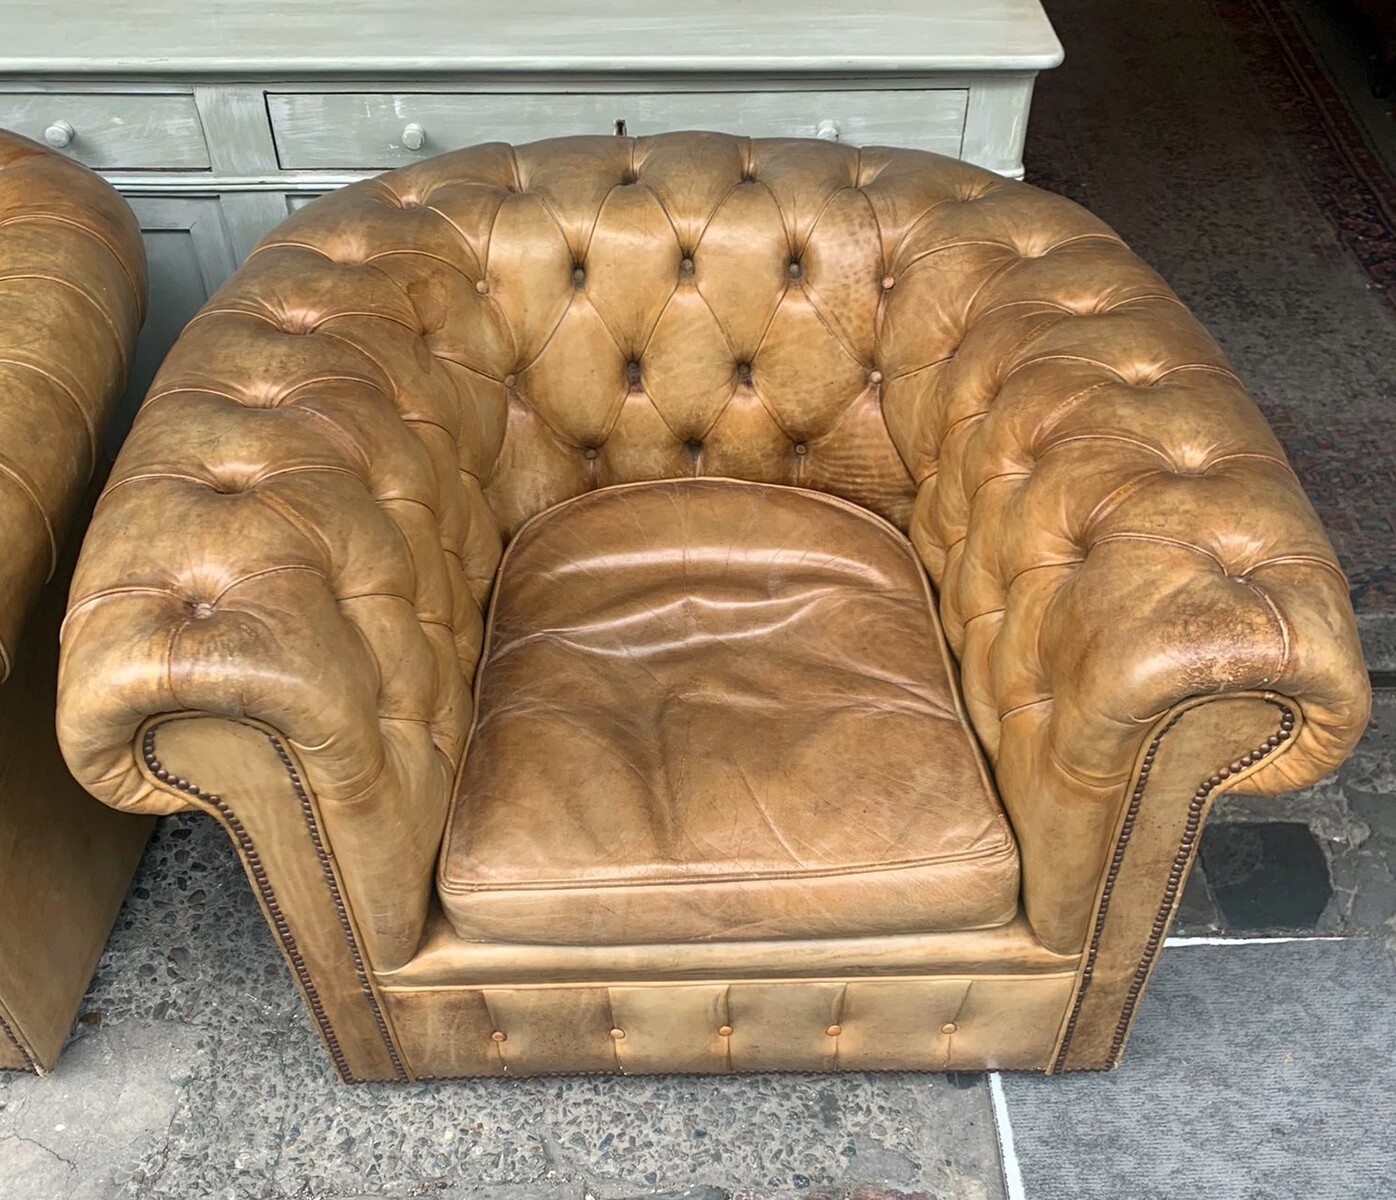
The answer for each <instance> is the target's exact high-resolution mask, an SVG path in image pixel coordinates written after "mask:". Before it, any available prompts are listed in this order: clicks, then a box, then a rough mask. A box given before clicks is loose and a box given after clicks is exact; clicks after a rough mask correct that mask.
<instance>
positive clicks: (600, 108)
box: [267, 88, 968, 170]
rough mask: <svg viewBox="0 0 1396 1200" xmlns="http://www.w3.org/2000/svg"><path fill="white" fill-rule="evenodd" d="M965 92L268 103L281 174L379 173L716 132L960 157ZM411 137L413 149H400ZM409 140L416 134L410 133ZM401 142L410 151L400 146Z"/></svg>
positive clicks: (279, 98) (356, 96) (528, 95)
mask: <svg viewBox="0 0 1396 1200" xmlns="http://www.w3.org/2000/svg"><path fill="white" fill-rule="evenodd" d="M967 96H968V93H967V92H966V91H965V90H964V89H963V88H936V89H917V90H910V89H908V90H888V91H845V90H833V91H808V92H804V91H788V92H736V91H727V92H719V91H701V92H698V91H694V92H611V93H604V94H603V93H597V92H570V93H569V92H396V93H382V92H371V93H370V92H327V93H310V92H270V93H268V95H267V107H268V109H269V110H270V112H271V123H272V131H273V133H274V135H275V138H276V150H277V155H278V157H279V158H280V161H281V165H282V167H284V168H287V169H290V170H319V169H326V170H328V169H339V170H346V169H348V170H353V169H380V168H384V167H399V166H402V165H404V164H406V163H410V162H416V161H417V160H419V159H422V158H428V157H430V156H431V155H433V154H440V153H441V152H442V151H445V150H455V149H458V148H459V147H461V146H473V145H475V144H476V143H477V142H497V141H502V142H514V143H521V142H531V141H536V140H537V139H539V138H548V137H561V136H563V135H565V134H584V133H600V134H614V133H616V132H617V131H618V122H624V125H623V127H622V128H623V130H624V132H626V133H630V134H634V135H636V136H644V135H646V134H653V133H664V132H667V131H669V130H675V129H717V130H722V131H723V132H726V133H738V134H747V135H749V136H752V137H815V136H824V137H827V138H829V139H830V140H835V138H836V139H837V140H839V141H842V142H846V143H848V144H850V145H854V146H859V145H889V146H913V147H917V148H920V149H923V150H937V151H939V152H940V153H942V154H949V155H952V156H956V157H958V155H959V153H960V139H961V135H962V133H963V131H964V123H965V103H966V98H967ZM408 126H417V127H420V134H421V139H420V147H419V148H415V149H414V148H412V146H411V143H412V142H413V141H414V140H416V139H414V138H413V137H411V136H410V135H408V136H407V137H406V139H404V134H405V132H406V131H407V128H408ZM413 132H418V131H417V130H414V131H413ZM404 140H406V142H407V143H408V144H404Z"/></svg>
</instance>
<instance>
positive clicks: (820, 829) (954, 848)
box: [440, 479, 1018, 944]
mask: <svg viewBox="0 0 1396 1200" xmlns="http://www.w3.org/2000/svg"><path fill="white" fill-rule="evenodd" d="M477 712H478V717H477V723H476V726H475V729H474V731H473V734H472V738H471V741H470V745H469V749H468V751H467V756H466V764H465V768H464V772H463V775H462V778H461V783H460V789H459V798H458V800H457V806H456V810H455V813H454V816H453V820H452V825H451V828H450V830H449V832H448V834H447V838H446V843H445V849H444V853H443V857H442V866H441V872H440V890H441V895H442V903H443V905H444V907H445V909H446V913H447V915H448V917H449V918H450V920H451V922H452V924H453V925H454V926H455V928H456V931H457V932H458V933H459V934H460V935H461V936H463V937H466V938H474V939H482V940H501V941H516V942H539V941H541V942H550V943H559V942H561V943H582V944H588V943H589V944H619V943H628V942H646V941H661V940H674V941H684V940H700V939H702V940H707V939H722V938H760V937H837V936H846V935H856V934H881V933H897V932H903V931H905V932H911V931H913V930H915V931H928V930H930V931H936V930H955V929H972V928H980V927H984V926H992V925H999V924H1002V923H1004V922H1006V921H1008V920H1009V919H1011V918H1012V916H1013V915H1014V913H1015V912H1016V910H1017V903H1018V862H1017V852H1016V848H1015V846H1014V844H1013V838H1012V834H1011V833H1010V832H1009V829H1008V824H1007V821H1006V820H1005V818H1004V815H1003V812H1002V810H1001V809H1000V807H999V804H998V801H997V800H996V799H995V797H994V794H993V792H992V790H991V787H990V785H989V783H988V779H987V774H986V771H985V768H984V763H983V759H982V757H981V755H980V753H979V749H978V747H977V745H976V743H975V742H974V739H973V737H972V735H971V734H970V733H969V731H968V727H967V724H966V720H965V717H964V713H963V709H962V708H961V705H960V702H959V697H958V694H957V691H956V686H955V684H954V682H953V672H952V671H951V670H950V663H949V660H948V652H947V650H946V647H945V640H944V637H943V636H942V634H941V631H940V627H939V624H938V621H937V618H936V615H935V609H934V606H933V604H932V602H931V596H930V591H929V588H928V586H927V583H926V578H925V575H924V573H923V571H922V568H921V565H920V563H919V562H918V560H917V558H916V554H915V551H914V550H913V549H912V547H911V545H910V544H909V543H908V542H907V541H906V539H905V538H904V537H902V536H901V535H900V534H899V533H897V531H896V530H895V529H893V528H892V527H891V526H890V525H887V524H885V523H884V522H882V521H880V520H878V519H877V518H876V517H873V516H871V515H870V514H868V513H867V512H865V511H863V510H861V509H859V508H857V507H856V506H854V505H852V504H849V503H847V502H845V501H842V500H837V499H835V498H832V497H829V496H825V495H820V494H817V493H813V492H807V491H800V490H796V489H789V488H783V487H777V486H771V485H764V484H752V483H742V482H737V481H732V480H711V479H703V480H690V481H677V482H663V483H651V484H638V485H633V486H628V487H619V488H610V489H606V490H603V491H599V492H595V493H592V494H590V495H587V496H584V497H581V498H579V499H576V500H573V501H570V502H567V503H564V504H562V505H560V506H558V507H556V508H554V509H552V510H550V511H549V512H547V513H545V514H543V515H542V516H541V517H539V518H537V519H536V520H535V521H533V522H532V523H530V524H529V525H527V526H526V527H525V529H524V530H523V532H521V533H520V534H519V536H518V538H517V539H516V540H515V542H514V543H513V544H512V545H511V547H510V549H509V552H508V555H507V556H506V558H505V561H504V565H503V567H502V568H501V573H500V578H499V584H498V587H497V590H496V597H495V601H494V607H493V612H492V616H491V626H490V632H489V635H488V640H487V649H486V657H485V660H484V663H483V666H482V668H481V672H480V682H479V700H478V706H477Z"/></svg>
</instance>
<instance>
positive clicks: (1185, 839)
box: [1051, 701, 1294, 1074]
mask: <svg viewBox="0 0 1396 1200" xmlns="http://www.w3.org/2000/svg"><path fill="white" fill-rule="evenodd" d="M1271 703H1273V704H1275V706H1276V707H1277V708H1279V710H1280V726H1279V730H1278V731H1277V732H1276V733H1273V734H1271V735H1270V737H1269V738H1268V739H1266V741H1264V742H1262V743H1261V744H1260V745H1259V746H1258V747H1256V748H1255V749H1254V750H1251V751H1250V752H1249V753H1247V754H1244V755H1242V756H1241V757H1240V758H1238V759H1236V760H1235V761H1234V762H1232V763H1231V764H1229V765H1228V766H1225V767H1223V768H1222V769H1221V770H1220V771H1218V772H1216V773H1215V774H1214V775H1211V776H1209V777H1208V778H1206V779H1204V780H1203V781H1202V782H1201V783H1200V784H1199V785H1198V786H1197V790H1196V791H1194V792H1193V795H1192V799H1191V800H1190V801H1189V803H1188V814H1187V819H1186V822H1185V823H1184V827H1183V834H1182V837H1181V838H1180V839H1179V842H1178V849H1177V850H1176V851H1175V852H1174V855H1173V864H1172V866H1171V867H1170V868H1169V871H1168V881H1167V883H1166V884H1165V886H1164V892H1163V898H1162V900H1161V901H1160V902H1159V908H1158V912H1157V913H1156V914H1155V916H1154V921H1153V925H1152V926H1151V928H1150V932H1149V937H1148V939H1147V940H1146V942H1145V944H1144V949H1143V951H1142V953H1141V955H1140V960H1139V963H1138V965H1137V966H1136V967H1135V970H1134V975H1133V977H1132V979H1131V980H1130V985H1129V988H1128V990H1127V992H1126V995H1125V1001H1124V1004H1123V1006H1122V1008H1121V1011H1120V1016H1119V1019H1118V1021H1117V1022H1116V1024H1115V1032H1114V1036H1113V1037H1112V1038H1111V1043H1110V1054H1109V1058H1108V1061H1107V1064H1106V1065H1107V1066H1114V1065H1115V1063H1116V1062H1117V1061H1118V1059H1119V1056H1120V1053H1121V1051H1122V1050H1123V1049H1124V1042H1125V1037H1126V1036H1127V1035H1128V1033H1129V1027H1130V1024H1131V1023H1132V1021H1133V1019H1134V1010H1135V1008H1136V1006H1137V1005H1138V1003H1139V998H1140V996H1141V995H1142V993H1143V990H1144V983H1145V981H1147V979H1148V977H1149V974H1150V972H1151V971H1152V970H1153V965H1154V960H1155V959H1156V958H1157V957H1158V952H1159V949H1160V948H1161V947H1162V945H1163V938H1164V934H1165V933H1166V932H1167V928H1168V921H1169V917H1170V915H1171V914H1172V911H1173V905H1174V902H1175V901H1176V900H1177V898H1178V892H1179V890H1180V889H1181V888H1182V883H1183V871H1184V868H1185V867H1186V865H1187V862H1188V859H1189V857H1190V856H1191V854H1192V850H1193V844H1194V843H1195V842H1196V840H1197V835H1198V831H1199V829H1200V827H1201V825H1202V812H1203V809H1204V808H1206V806H1207V801H1208V799H1209V798H1210V796H1211V794H1212V792H1213V791H1215V790H1216V789H1217V788H1218V787H1220V786H1221V784H1222V783H1223V782H1224V781H1225V780H1226V779H1228V778H1230V777H1231V776H1232V775H1234V774H1236V773H1237V772H1238V771H1242V770H1244V769H1246V768H1247V767H1250V766H1252V765H1254V764H1255V763H1257V762H1259V761H1260V760H1261V759H1263V758H1266V757H1268V756H1269V755H1271V754H1273V753H1274V752H1275V750H1277V749H1278V748H1279V747H1280V746H1282V745H1283V744H1284V743H1285V742H1286V741H1287V740H1288V739H1289V736H1290V732H1291V730H1292V729H1293V727H1294V711H1293V710H1292V709H1291V708H1290V707H1289V706H1288V705H1286V704H1281V703H1280V702H1278V701H1271ZM1186 711H1190V710H1184V712H1178V713H1175V714H1174V715H1173V717H1172V718H1171V719H1170V720H1169V722H1168V724H1167V725H1165V726H1164V727H1163V728H1162V729H1161V730H1159V732H1158V733H1157V734H1155V735H1154V738H1153V740H1152V741H1151V742H1150V743H1149V748H1148V750H1146V751H1145V752H1144V762H1143V765H1142V766H1141V768H1140V771H1139V778H1138V781H1137V782H1136V783H1135V785H1134V791H1133V793H1132V794H1131V796H1130V801H1129V807H1128V808H1127V809H1126V811H1125V816H1124V820H1123V822H1122V823H1121V825H1120V833H1119V836H1118V837H1117V838H1116V841H1115V849H1114V852H1113V853H1112V854H1111V857H1110V866H1109V869H1108V870H1107V872H1106V876H1105V883H1104V884H1103V886H1102V888H1101V898H1100V907H1099V909H1098V910H1097V913H1096V919H1095V924H1094V926H1093V928H1092V930H1091V941H1090V945H1089V946H1088V948H1087V950H1086V959H1085V962H1084V963H1083V965H1082V967H1081V986H1080V987H1079V988H1078V989H1077V992H1076V998H1075V1000H1074V1001H1073V1002H1072V1006H1071V1015H1070V1016H1069V1017H1068V1018H1067V1023H1066V1031H1065V1033H1063V1034H1062V1042H1061V1046H1060V1048H1059V1049H1058V1051H1057V1053H1056V1055H1055V1056H1054V1058H1053V1060H1052V1066H1051V1073H1053V1074H1055V1073H1057V1072H1059V1071H1062V1070H1063V1069H1064V1068H1065V1064H1066V1058H1067V1054H1068V1052H1069V1050H1070V1048H1071V1039H1072V1037H1073V1035H1074V1034H1075V1032H1076V1025H1077V1022H1078V1020H1079V1018H1080V1016H1081V1010H1082V1007H1083V1006H1084V1004H1085V1000H1086V993H1087V992H1088V991H1089V990H1090V986H1091V978H1092V975H1093V972H1094V970H1095V963H1096V957H1097V955H1098V953H1099V950H1100V943H1101V940H1102V936H1103V934H1104V931H1105V923H1106V920H1107V918H1108V917H1109V912H1110V900H1111V897H1112V895H1113V893H1114V889H1115V883H1116V881H1117V880H1118V878H1119V874H1120V870H1121V868H1122V867H1123V865H1124V857H1125V851H1126V849H1127V848H1128V845H1129V840H1130V837H1131V835H1132V834H1133V832H1134V823H1135V820H1136V819H1137V817H1138V815H1139V809H1140V807H1141V806H1142V804H1143V801H1144V794H1145V791H1146V790H1147V788H1148V784H1149V776H1150V773H1151V772H1152V769H1153V765H1154V760H1155V758H1156V757H1157V755H1158V749H1159V746H1160V745H1161V744H1162V742H1163V739H1164V737H1166V736H1167V734H1168V733H1169V732H1170V731H1171V730H1172V729H1173V727H1174V726H1175V725H1177V723H1178V722H1179V721H1180V720H1181V719H1182V718H1183V716H1184V713H1185V712H1186Z"/></svg>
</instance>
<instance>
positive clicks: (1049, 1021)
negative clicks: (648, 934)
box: [384, 973, 1073, 1076]
mask: <svg viewBox="0 0 1396 1200" xmlns="http://www.w3.org/2000/svg"><path fill="white" fill-rule="evenodd" d="M1072 979H1073V976H1072V975H1071V974H1069V973H1062V974H1055V975H1032V976H1023V975H1020V976H1013V975H1006V974H1005V975H959V976H956V975H944V976H908V977H904V978H895V979H800V980H760V979H755V980H734V981H732V982H727V983H663V984H655V983H631V984H609V985H608V984H566V985H562V986H557V987H483V988H470V987H453V988H423V989H398V988H387V989H385V991H384V999H385V1001H386V1003H387V1006H388V1010H389V1012H390V1013H391V1014H392V1017H393V1021H394V1024H395V1026H396V1028H397V1030H398V1035H399V1037H400V1038H401V1040H402V1048H403V1053H404V1055H405V1057H406V1061H407V1066H408V1070H409V1071H410V1072H411V1073H412V1074H413V1075H416V1076H423V1075H426V1076H431V1075H437V1076H469V1075H550V1074H559V1073H561V1074H579V1073H599V1074H620V1075H646V1074H654V1073H657V1072H672V1071H680V1072H683V1071H692V1072H702V1073H706V1074H731V1073H733V1072H747V1071H838V1070H842V1071H877V1070H901V1071H906V1070H912V1071H982V1070H986V1069H988V1070H1006V1071H1015V1070H1016V1071H1025V1070H1042V1069H1044V1068H1045V1067H1046V1066H1047V1063H1048V1061H1049V1059H1050V1057H1051V1052H1052V1045H1053V1043H1054V1042H1055V1040H1056V1037H1057V1031H1058V1028H1059V1026H1060V1024H1061V1017H1062V1010H1063V1008H1064V1007H1065V1005H1066V1002H1067V999H1068V997H1069V996H1070V994H1071V984H1072Z"/></svg>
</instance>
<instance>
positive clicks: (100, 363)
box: [0, 131, 145, 680]
mask: <svg viewBox="0 0 1396 1200" xmlns="http://www.w3.org/2000/svg"><path fill="white" fill-rule="evenodd" d="M144 307H145V251H144V249H143V247H142V245H141V237H140V230H139V229H138V228H137V226H136V219H135V217H134V216H133V215H132V214H131V210H130V209H129V208H128V207H127V206H126V204H125V202H124V201H123V200H122V199H121V198H120V197H119V196H118V195H117V194H116V192H114V191H113V190H112V189H111V187H110V186H109V185H107V184H106V183H105V182H103V181H102V180H101V179H99V178H98V177H97V176H96V175H94V174H93V173H92V172H91V171H89V170H88V169H87V168H86V167H84V166H82V165H81V164H79V163H75V162H72V161H70V160H69V159H65V158H63V157H62V156H61V155H58V154H55V153H54V152H53V151H52V150H49V149H46V148H45V147H43V146H40V145H38V144H37V143H35V142H31V141H29V140H28V139H27V138H22V137H19V136H18V135H16V134H12V133H6V132H4V131H0V340H3V343H4V346H3V349H2V350H0V429H3V430H4V436H3V441H0V529H3V530H4V536H5V550H4V571H3V586H0V680H3V679H4V678H5V676H6V675H8V674H9V670H10V666H11V665H12V663H13V662H14V656H15V646H16V642H17V640H18V638H19V634H20V629H21V627H22V625H23V623H24V619H25V616H26V614H27V613H28V611H29V608H30V606H31V605H32V604H33V602H34V600H35V598H36V597H37V595H38V593H39V590H40V588H41V587H42V586H43V583H44V581H45V580H47V579H48V577H49V576H50V575H51V574H52V572H53V570H54V567H55V565H56V564H57V561H58V549H59V546H60V544H61V542H62V540H63V536H64V534H65V533H66V532H67V527H68V524H69V521H70V520H71V519H72V516H73V510H74V507H75V506H76V504H77V501H78V499H79V497H80V496H81V494H82V491H83V489H84V487H85V486H86V485H87V482H88V480H89V479H90V478H91V476H92V472H93V469H94V468H95V466H96V464H97V460H98V457H99V453H100V445H101V435H102V430H103V428H104V427H105V425H106V423H107V418H108V417H109V416H110V415H111V411H112V407H113V405H114V404H115V402H116V399H117V397H118V396H119V395H120V393H121V389H122V386H123V385H124V383H125V380H126V373H127V369H128V368H129V366H130V360H131V354H132V351H133V349H134V346H135V342H136V334H137V332H138V331H139V330H140V326H141V318H142V314H143V310H144Z"/></svg>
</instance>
